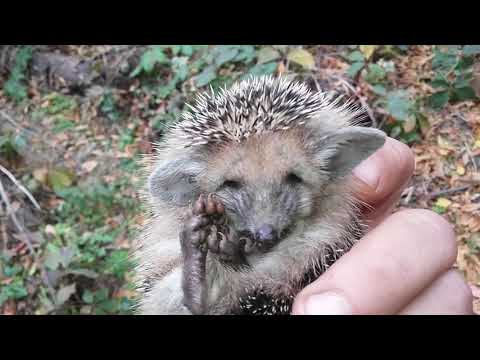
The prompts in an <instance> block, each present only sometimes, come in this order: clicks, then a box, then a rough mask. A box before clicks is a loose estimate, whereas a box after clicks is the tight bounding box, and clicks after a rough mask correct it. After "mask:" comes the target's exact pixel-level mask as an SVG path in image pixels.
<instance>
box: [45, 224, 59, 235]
mask: <svg viewBox="0 0 480 360" xmlns="http://www.w3.org/2000/svg"><path fill="white" fill-rule="evenodd" d="M56 233H57V232H56V231H55V227H54V226H53V225H50V224H48V225H46V226H45V234H47V235H52V236H55V234H56Z"/></svg>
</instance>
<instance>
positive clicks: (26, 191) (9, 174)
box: [0, 165, 42, 210]
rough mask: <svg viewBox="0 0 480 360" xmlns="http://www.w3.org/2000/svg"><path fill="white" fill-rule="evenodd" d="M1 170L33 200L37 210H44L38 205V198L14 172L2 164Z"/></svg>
mask: <svg viewBox="0 0 480 360" xmlns="http://www.w3.org/2000/svg"><path fill="white" fill-rule="evenodd" d="M0 170H1V171H2V172H3V173H4V174H5V175H7V176H8V178H9V179H10V180H11V181H12V182H13V183H14V184H15V185H16V186H17V187H18V188H19V189H20V190H21V191H22V192H23V193H24V194H25V195H27V197H28V199H29V200H30V201H31V202H32V204H33V205H34V206H35V207H36V208H37V210H42V208H41V207H40V205H38V202H37V200H35V198H34V197H33V195H32V194H31V193H30V192H29V191H28V190H27V189H26V188H25V187H24V186H23V185H22V184H20V182H19V181H18V180H17V179H16V178H15V176H13V174H12V173H11V172H10V171H8V170H7V169H6V168H4V167H3V166H2V165H0Z"/></svg>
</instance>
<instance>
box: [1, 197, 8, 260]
mask: <svg viewBox="0 0 480 360" xmlns="http://www.w3.org/2000/svg"><path fill="white" fill-rule="evenodd" d="M4 216H5V210H4V209H3V206H2V204H0V227H1V236H2V240H3V246H2V247H1V248H0V250H1V251H5V250H6V249H7V243H8V238H7V225H6V223H5V222H4V221H2V218H3V217H4Z"/></svg>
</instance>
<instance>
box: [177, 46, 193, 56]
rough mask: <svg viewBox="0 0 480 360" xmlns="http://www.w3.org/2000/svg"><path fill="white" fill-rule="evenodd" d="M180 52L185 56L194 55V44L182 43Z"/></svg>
mask: <svg viewBox="0 0 480 360" xmlns="http://www.w3.org/2000/svg"><path fill="white" fill-rule="evenodd" d="M180 52H181V53H182V54H183V55H185V56H188V57H190V56H192V55H193V46H192V45H181V46H180Z"/></svg>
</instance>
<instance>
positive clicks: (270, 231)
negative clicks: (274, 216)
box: [255, 224, 278, 250]
mask: <svg viewBox="0 0 480 360" xmlns="http://www.w3.org/2000/svg"><path fill="white" fill-rule="evenodd" d="M255 240H256V242H257V246H258V247H259V248H261V249H265V250H267V249H269V248H271V247H272V246H274V245H275V244H276V243H277V242H278V231H277V230H275V228H274V227H273V226H272V225H269V224H263V225H262V226H260V227H259V228H258V229H257V230H256V231H255Z"/></svg>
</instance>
